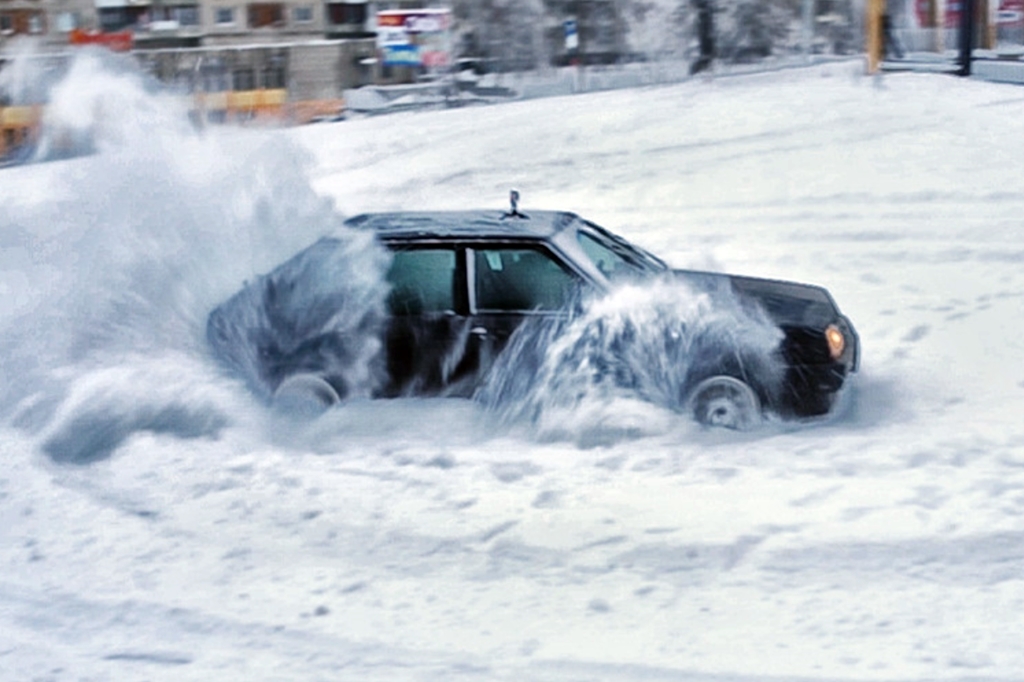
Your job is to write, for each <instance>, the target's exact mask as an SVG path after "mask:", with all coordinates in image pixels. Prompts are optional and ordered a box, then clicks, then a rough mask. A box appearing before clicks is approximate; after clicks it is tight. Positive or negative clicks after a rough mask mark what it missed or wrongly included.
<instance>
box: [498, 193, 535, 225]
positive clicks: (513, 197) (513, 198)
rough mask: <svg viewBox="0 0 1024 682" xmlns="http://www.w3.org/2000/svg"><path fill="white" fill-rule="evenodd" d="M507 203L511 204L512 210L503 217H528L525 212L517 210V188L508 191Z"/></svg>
mask: <svg viewBox="0 0 1024 682" xmlns="http://www.w3.org/2000/svg"><path fill="white" fill-rule="evenodd" d="M508 200H509V203H510V204H511V205H512V210H511V211H509V212H508V213H506V214H505V215H504V216H503V217H505V218H529V217H530V216H528V215H526V214H525V213H520V212H519V190H516V189H514V190H512V191H511V192H509V193H508Z"/></svg>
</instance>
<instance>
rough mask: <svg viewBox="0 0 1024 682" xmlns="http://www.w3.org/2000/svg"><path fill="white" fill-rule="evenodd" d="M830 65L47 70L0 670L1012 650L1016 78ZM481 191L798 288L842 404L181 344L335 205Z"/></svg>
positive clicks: (0, 296) (1021, 509)
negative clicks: (315, 115)
mask: <svg viewBox="0 0 1024 682" xmlns="http://www.w3.org/2000/svg"><path fill="white" fill-rule="evenodd" d="M861 69H862V67H861V65H860V64H855V63H848V64H833V65H828V66H816V67H809V68H806V69H800V70H793V71H787V72H779V73H770V74H762V75H756V76H746V77H736V78H717V79H701V80H694V81H691V82H688V83H685V84H682V85H678V86H671V87H657V88H650V89H640V90H630V91H618V92H608V93H602V94H594V95H585V96H584V95H580V96H575V97H567V98H552V99H547V100H534V101H526V102H517V103H510V104H505V105H500V106H493V107H479V108H465V109H457V110H456V109H453V110H445V111H429V112H427V111H424V112H418V113H406V114H396V115H392V116H386V117H379V118H365V119H354V120H349V121H343V122H339V123H332V124H318V125H315V126H310V127H306V128H301V129H293V130H288V131H252V130H246V131H238V130H230V129H218V128H208V129H206V130H204V131H202V132H201V133H196V132H194V131H192V130H191V129H190V128H189V127H188V126H187V125H185V124H184V123H183V122H182V121H183V119H182V116H183V115H182V114H181V112H177V111H173V110H167V109H166V108H165V107H166V106H168V105H166V104H165V103H163V102H160V101H158V100H154V99H152V98H151V97H150V96H149V95H146V94H144V92H143V90H142V88H141V86H140V84H139V83H138V82H137V79H136V78H135V77H133V76H132V75H131V74H126V73H123V72H116V73H109V72H106V71H104V70H103V68H102V66H101V65H98V64H97V63H95V62H90V61H88V60H83V63H82V64H80V65H76V69H74V70H73V71H72V73H71V74H70V76H69V81H68V82H67V83H64V84H63V85H62V86H61V87H63V88H64V89H63V90H60V91H59V92H57V93H56V94H55V97H54V100H53V104H52V105H51V108H50V110H49V111H48V116H49V117H50V121H51V122H52V123H61V122H63V124H64V125H65V126H68V125H70V126H72V127H74V129H75V130H79V131H81V130H85V131H88V133H89V134H90V135H91V140H92V144H93V147H94V148H95V149H96V150H97V153H96V154H94V155H92V156H89V157H86V158H80V159H74V160H69V161H60V162H51V163H41V164H35V165H25V166H19V167H11V168H6V169H0V343H2V346H0V348H2V350H0V419H2V422H0V462H2V468H0V680H5V681H6V680H10V681H12V682H15V681H21V680H54V681H61V682H63V681H72V680H76V681H77V680H152V681H157V680H161V681H171V680H173V681H175V682H177V681H181V680H195V681H202V682H210V681H211V680H223V681H228V680H266V681H269V680H275V681H277V680H296V681H298V680H301V681H312V680H323V681H328V680H330V681H337V680H353V681H360V682H373V681H380V682H385V681H386V682H393V681H406V680H410V681H430V682H435V681H436V682H455V681H462V680H466V681H474V682H477V681H479V682H491V681H504V682H513V681H515V682H520V681H524V680H527V681H537V682H570V681H571V682H582V681H584V680H600V681H602V682H614V681H622V682H639V681H640V680H644V681H650V680H664V681H666V682H667V681H673V682H675V681H683V682H692V681H698V680H713V681H715V682H734V681H742V682H767V681H778V680H800V681H804V682H818V681H825V680H832V681H835V680H900V681H903V680H915V681H923V680H965V681H966V680H972V681H977V680H1000V681H1009V680H1019V679H1021V676H1022V674H1024V360H1022V357H1024V184H1022V173H1021V169H1022V162H1024V116H1022V111H1024V90H1021V89H1019V88H1015V87H1011V86H1004V85H992V84H984V83H979V82H972V81H965V80H958V79H955V78H952V77H946V76H932V75H888V76H885V77H884V78H882V79H881V80H874V79H870V78H866V77H862V76H861V75H860V73H861ZM83 101H85V102H88V103H89V104H88V106H83V105H82V102H83ZM90 116H92V118H91V119H90V118H89V117H90ZM511 188H516V189H518V190H519V191H520V192H521V194H522V203H521V209H522V210H524V211H526V212H528V211H529V210H530V209H531V208H533V209H564V210H570V211H574V212H577V213H579V214H581V215H583V216H584V217H586V218H589V219H591V220H593V221H595V222H597V223H599V224H601V225H603V226H605V227H607V228H609V229H611V230H613V231H616V232H618V233H620V234H622V235H623V236H625V237H627V238H628V239H630V240H632V241H634V242H636V243H638V244H640V245H642V246H645V247H647V248H648V249H650V250H651V251H653V252H654V253H656V254H658V255H660V256H662V257H663V258H665V259H666V260H667V261H668V262H669V263H671V264H672V265H674V266H677V267H696V268H702V269H711V270H720V271H728V272H736V273H743V274H750V275H758V276H764V277H772V278H782V279H792V280H798V281H806V282H812V283H816V284H820V285H823V286H825V287H827V288H828V289H829V290H830V291H831V293H832V294H833V296H834V297H835V299H836V301H837V303H838V304H839V306H840V308H841V309H842V310H843V312H844V313H845V314H846V315H848V316H849V317H850V319H851V320H852V321H853V323H854V324H855V325H856V327H857V330H858V332H859V334H860V339H861V344H862V349H863V355H862V362H861V371H860V373H859V374H858V375H857V376H856V377H855V380H854V382H853V386H852V387H851V388H850V390H849V391H848V392H847V394H846V395H845V396H844V404H843V405H842V407H841V409H840V411H839V412H838V413H837V414H836V415H834V416H833V417H832V418H830V419H826V420H822V421H818V422H813V423H805V424H793V423H781V424H780V423H769V424H766V425H764V426H763V427H760V428H758V429H756V430H754V431H752V432H749V433H731V432H715V431H708V430H703V429H700V428H697V427H696V426H694V425H693V424H691V423H689V422H687V421H686V420H684V419H682V418H681V417H679V416H678V415H675V414H673V413H670V412H667V411H663V410H660V409H658V408H655V407H654V406H650V405H645V404H642V403H640V402H638V401H629V400H624V401H622V402H619V403H615V404H612V405H594V404H585V405H581V407H580V409H579V410H578V411H576V412H574V413H573V412H570V413H568V414H565V415H561V417H560V423H559V428H558V429H555V430H553V431H552V430H542V429H540V428H538V427H535V426H531V425H530V424H528V423H520V424H514V425H512V426H507V425H502V424H501V423H500V422H499V420H497V419H496V418H495V415H494V414H491V413H489V412H487V411H485V410H484V409H483V408H482V407H480V406H479V405H477V404H476V403H474V402H471V401H464V400H452V399H450V400H440V399H438V400H427V399H421V400H394V401H370V400H364V399H354V400H352V401H350V402H348V403H345V404H343V405H342V406H341V407H339V408H336V409H333V410H332V411H329V412H328V413H326V414H324V415H323V416H321V417H320V418H318V419H315V420H313V421H311V422H303V421H301V420H295V419H291V418H287V417H283V416H281V415H276V414H274V413H272V412H271V411H269V410H268V409H267V408H266V407H264V406H263V405H262V404H261V403H260V402H259V401H258V400H257V399H256V398H255V397H254V396H253V395H251V394H250V393H249V391H247V390H246V388H245V387H244V386H243V385H242V384H241V382H239V381H238V380H236V379H233V378H231V377H230V376H228V375H226V374H225V373H224V372H223V370H222V369H220V368H219V366H218V365H217V364H216V363H215V362H214V361H213V360H212V358H211V355H210V352H209V350H208V348H207V345H206V341H205V329H206V318H207V315H208V313H209V312H210V310H211V309H212V308H213V307H215V306H216V305H218V304H219V303H220V302H221V301H223V300H224V299H226V298H227V297H229V296H231V295H232V294H234V293H235V292H236V291H238V290H239V288H240V287H241V286H242V285H243V282H245V281H246V280H251V279H252V278H253V277H255V276H257V275H259V274H261V273H265V272H267V271H269V270H270V269H272V268H273V267H274V266H275V265H277V264H278V263H280V262H282V261H284V260H286V259H287V258H289V257H290V256H291V255H292V254H294V253H295V252H296V251H298V250H299V249H301V248H303V247H305V246H306V245H308V244H310V243H312V242H313V241H315V240H316V239H317V238H318V237H319V236H321V235H324V234H327V233H333V232H337V231H338V230H339V229H340V228H339V222H338V221H339V216H340V217H344V216H350V215H354V214H357V213H361V212H365V211H378V210H399V209H441V208H464V207H473V208H487V207H492V208H494V209H496V210H500V209H504V208H505V207H506V206H507V204H506V202H507V196H508V191H509V190H510V189H511ZM332 204H333V205H332ZM349 238H351V239H352V244H351V252H350V255H351V264H350V267H351V278H352V279H351V282H352V286H353V287H357V290H360V291H362V290H364V289H359V288H358V287H363V288H365V290H366V291H369V292H373V291H375V289H374V288H373V286H374V282H377V281H379V277H380V263H379V261H378V260H377V259H376V255H375V251H374V247H373V245H372V244H369V243H366V242H364V241H360V240H359V239H356V238H354V237H349ZM368 296H369V298H370V299H372V294H368Z"/></svg>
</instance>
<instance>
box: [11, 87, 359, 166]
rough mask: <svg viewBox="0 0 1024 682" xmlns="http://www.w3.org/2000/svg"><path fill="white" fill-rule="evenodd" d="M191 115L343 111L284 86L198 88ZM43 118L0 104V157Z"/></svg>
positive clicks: (323, 116)
mask: <svg viewBox="0 0 1024 682" xmlns="http://www.w3.org/2000/svg"><path fill="white" fill-rule="evenodd" d="M188 106H189V107H190V108H191V111H192V114H193V116H195V117H197V118H198V119H199V120H200V121H203V122H206V121H212V122H225V123H249V122H253V123H265V124H272V125H273V124H276V125H302V124H305V123H312V122H314V121H322V120H337V119H340V118H341V117H342V116H344V114H345V102H344V100H341V99H314V100H301V101H298V102H289V101H288V91H287V90H285V89H284V88H275V89H268V90H236V91H226V92H198V93H196V94H195V95H191V96H189V98H188ZM42 118H43V106H42V105H38V104H37V105H31V106H16V107H15V106H12V107H2V106H0V159H3V158H4V157H5V156H7V155H8V154H9V153H10V152H12V151H13V150H14V149H15V148H17V147H18V146H20V145H21V144H24V143H25V142H26V141H29V140H31V139H33V138H34V137H35V135H36V134H37V133H38V130H39V124H40V121H42Z"/></svg>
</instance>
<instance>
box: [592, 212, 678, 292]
mask: <svg viewBox="0 0 1024 682" xmlns="http://www.w3.org/2000/svg"><path fill="white" fill-rule="evenodd" d="M576 240H577V241H578V242H579V245H580V247H581V248H582V249H583V252H584V253H586V254H587V257H588V258H590V260H591V261H593V263H594V265H596V266H597V269H598V270H600V271H601V273H602V274H603V275H604V276H605V277H607V278H608V279H621V278H623V277H627V278H628V277H645V276H650V275H652V274H657V273H660V272H664V271H666V270H667V269H668V266H667V265H666V264H665V263H664V261H662V260H661V259H659V258H657V257H656V256H653V255H651V254H650V253H648V252H647V251H644V250H643V249H641V248H639V247H637V246H634V245H633V244H630V243H629V242H627V241H626V240H625V239H623V238H622V237H619V236H618V235H615V234H612V233H611V232H609V231H608V230H605V229H604V228H602V227H598V226H597V225H594V224H593V223H589V222H588V223H585V227H581V228H579V229H578V230H577V231H576Z"/></svg>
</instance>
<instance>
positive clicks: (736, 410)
mask: <svg viewBox="0 0 1024 682" xmlns="http://www.w3.org/2000/svg"><path fill="white" fill-rule="evenodd" d="M686 412H687V413H688V414H690V415H691V416H692V417H693V419H694V421H696V422H697V423H698V424H700V425H701V426H713V427H717V428H725V429H734V430H736V431H746V430H748V429H752V428H754V427H755V426H756V425H757V424H758V423H760V421H761V401H760V399H758V397H757V393H756V392H755V391H754V389H752V388H751V387H750V386H749V385H747V384H746V383H744V382H743V381H741V380H739V379H737V378H736V377H731V376H727V375H724V374H720V375H716V376H713V377H709V378H707V379H704V380H703V381H701V382H700V383H699V384H697V386H696V387H695V388H694V389H693V390H692V391H690V394H689V396H688V397H687V399H686Z"/></svg>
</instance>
